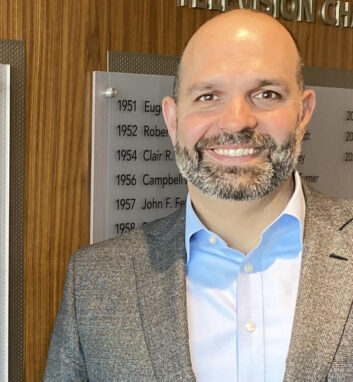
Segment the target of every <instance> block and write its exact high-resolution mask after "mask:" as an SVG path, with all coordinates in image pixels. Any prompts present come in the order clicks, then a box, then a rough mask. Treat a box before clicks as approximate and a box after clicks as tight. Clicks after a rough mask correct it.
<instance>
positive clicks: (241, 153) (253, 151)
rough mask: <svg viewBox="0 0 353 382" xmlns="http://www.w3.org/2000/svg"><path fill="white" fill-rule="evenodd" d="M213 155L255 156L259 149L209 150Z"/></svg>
mask: <svg viewBox="0 0 353 382" xmlns="http://www.w3.org/2000/svg"><path fill="white" fill-rule="evenodd" d="M211 150H212V151H213V152H214V153H215V154H218V155H222V156H227V157H233V158H237V157H243V156H247V155H255V154H257V153H258V152H259V151H260V149H258V148H239V149H211Z"/></svg>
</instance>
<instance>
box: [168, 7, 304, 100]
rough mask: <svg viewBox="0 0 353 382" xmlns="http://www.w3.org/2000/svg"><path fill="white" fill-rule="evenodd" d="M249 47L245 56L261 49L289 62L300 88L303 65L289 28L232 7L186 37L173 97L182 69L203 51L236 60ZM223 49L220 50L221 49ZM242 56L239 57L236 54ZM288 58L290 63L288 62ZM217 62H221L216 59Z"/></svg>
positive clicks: (261, 16) (267, 17) (176, 97)
mask: <svg viewBox="0 0 353 382" xmlns="http://www.w3.org/2000/svg"><path fill="white" fill-rule="evenodd" d="M246 44H247V45H248V46H249V56H251V53H252V50H253V49H257V50H259V51H261V50H263V51H264V52H265V51H267V52H268V50H270V51H271V52H273V54H274V55H275V56H276V57H277V58H278V59H279V60H282V63H283V65H288V64H289V66H290V65H291V66H292V67H293V68H294V75H295V77H296V81H297V84H298V88H299V89H300V91H303V89H304V81H303V69H302V68H303V65H302V57H301V52H300V49H299V47H298V45H297V43H296V41H295V39H294V37H293V35H292V34H291V32H290V31H289V30H287V29H286V28H285V27H284V26H283V25H282V24H280V23H279V22H278V21H277V20H275V19H274V18H272V17H271V16H268V15H266V14H264V13H261V12H256V11H252V10H245V9H241V10H234V11H230V12H226V13H223V14H221V15H219V16H217V17H214V18H212V19H211V20H209V21H207V22H206V23H205V24H203V25H202V26H201V27H200V28H199V29H198V30H197V31H196V32H195V33H194V35H193V36H192V37H191V38H190V40H189V42H188V44H187V45H186V47H185V50H184V52H183V55H182V58H181V61H180V64H179V68H178V71H177V75H176V78H175V83H174V99H175V100H176V101H177V100H178V98H179V93H180V87H181V82H182V79H183V77H184V74H185V71H186V70H188V69H189V68H190V67H191V66H192V65H193V63H194V62H195V59H199V58H200V56H202V54H203V52H207V53H208V54H214V55H215V58H217V56H216V55H218V58H219V60H220V61H221V60H222V57H223V56H222V54H225V55H227V56H229V55H230V54H231V53H232V52H233V53H235V54H236V53H237V49H238V48H239V47H240V48H241V49H240V50H239V55H238V56H236V57H237V59H241V60H243V61H246V60H247V56H246V49H245V50H244V49H242V48H244V45H246ZM222 48H223V49H222ZM212 52H213V53H212ZM241 54H242V55H243V57H239V56H240V55H241ZM289 60H290V62H289ZM220 64H221V62H220Z"/></svg>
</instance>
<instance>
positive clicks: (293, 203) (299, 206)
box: [185, 171, 305, 262]
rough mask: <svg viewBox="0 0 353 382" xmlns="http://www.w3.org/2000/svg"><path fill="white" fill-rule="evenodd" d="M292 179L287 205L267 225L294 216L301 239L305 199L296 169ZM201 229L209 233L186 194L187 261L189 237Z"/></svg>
mask: <svg viewBox="0 0 353 382" xmlns="http://www.w3.org/2000/svg"><path fill="white" fill-rule="evenodd" d="M293 179H294V192H293V195H292V197H291V198H290V199H289V201H288V203H287V205H286V206H285V208H284V210H283V211H282V212H281V214H280V215H279V216H278V217H277V218H276V219H275V220H274V221H273V222H272V223H271V224H270V225H269V226H271V225H272V224H273V223H274V222H276V221H277V220H279V219H280V218H281V217H282V216H283V215H284V214H287V215H291V216H294V217H295V218H297V219H298V220H299V223H300V230H301V239H302V241H303V234H304V219H305V199H304V193H303V188H302V184H301V180H300V176H299V173H298V171H295V172H294V175H293ZM267 228H268V227H267ZM267 228H266V229H267ZM266 229H265V230H266ZM201 230H205V231H207V232H210V233H211V231H209V230H208V229H207V228H206V227H205V226H204V225H203V224H202V223H201V221H200V219H199V218H198V217H197V215H196V213H195V211H194V208H193V206H192V204H191V199H190V195H189V194H188V196H187V201H186V224H185V248H186V258H187V262H188V261H189V256H190V239H191V237H192V236H193V235H194V234H195V233H197V232H198V231H201ZM265 230H264V231H265Z"/></svg>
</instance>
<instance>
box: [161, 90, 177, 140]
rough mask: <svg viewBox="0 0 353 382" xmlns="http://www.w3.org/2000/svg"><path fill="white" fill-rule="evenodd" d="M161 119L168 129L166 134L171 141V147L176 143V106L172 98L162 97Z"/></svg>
mask: <svg viewBox="0 0 353 382" xmlns="http://www.w3.org/2000/svg"><path fill="white" fill-rule="evenodd" d="M162 108H163V117H164V121H165V124H166V125H167V128H168V133H169V136H170V139H171V141H172V144H173V146H175V143H176V129H177V117H176V104H175V101H174V99H173V98H172V97H164V98H163V101H162Z"/></svg>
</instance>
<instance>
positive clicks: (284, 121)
mask: <svg viewBox="0 0 353 382" xmlns="http://www.w3.org/2000/svg"><path fill="white" fill-rule="evenodd" d="M297 121H298V115H297V114H295V113H293V112H282V113H273V114H272V115H271V116H269V118H267V119H266V122H265V123H264V124H262V128H260V129H259V131H260V132H263V133H266V134H269V135H271V137H272V138H274V139H275V140H276V141H277V142H284V141H286V140H287V139H288V137H289V136H290V135H291V134H293V133H294V132H295V130H296V127H297ZM259 126H261V124H260V125H259Z"/></svg>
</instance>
